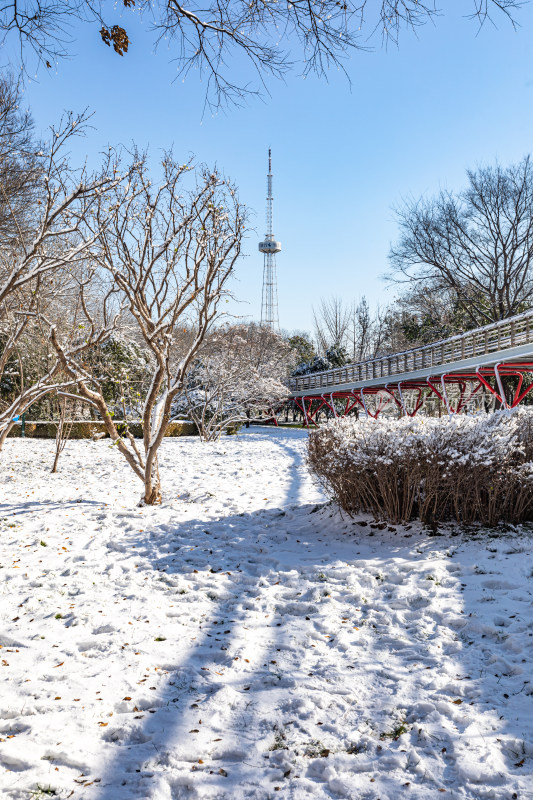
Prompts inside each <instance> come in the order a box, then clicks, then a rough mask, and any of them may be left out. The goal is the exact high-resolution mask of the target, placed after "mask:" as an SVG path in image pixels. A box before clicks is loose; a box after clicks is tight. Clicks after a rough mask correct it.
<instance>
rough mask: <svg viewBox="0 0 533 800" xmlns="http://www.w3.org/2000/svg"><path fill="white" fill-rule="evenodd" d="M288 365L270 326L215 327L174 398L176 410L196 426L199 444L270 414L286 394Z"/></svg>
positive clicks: (285, 349) (284, 347)
mask: <svg viewBox="0 0 533 800" xmlns="http://www.w3.org/2000/svg"><path fill="white" fill-rule="evenodd" d="M292 362H293V352H292V349H291V347H290V345H288V344H287V342H285V341H284V340H283V338H282V337H281V336H280V335H279V334H277V333H276V332H275V331H273V330H271V329H270V328H267V327H264V326H260V325H231V326H227V327H225V328H222V329H218V330H216V331H214V332H213V334H212V335H211V336H210V337H209V338H208V339H207V340H206V342H205V343H204V346H203V347H202V348H201V350H200V351H199V352H198V358H197V360H196V362H195V363H194V364H193V365H192V367H191V369H190V370H189V374H188V376H187V380H186V382H185V383H184V388H183V394H182V395H180V396H179V397H178V398H177V402H176V406H175V408H176V411H178V412H179V411H183V412H185V413H186V414H187V416H188V417H189V418H190V419H191V420H192V421H193V422H195V423H196V426H197V428H198V431H199V433H200V435H201V436H202V438H203V439H204V440H205V441H211V440H213V439H218V438H219V437H220V435H221V433H222V432H223V430H225V429H228V428H229V427H230V426H232V425H237V424H242V423H245V422H248V420H249V419H250V417H253V416H254V415H257V414H261V413H262V412H267V413H273V410H274V409H275V408H276V406H278V405H280V404H281V403H283V401H284V400H285V399H286V398H287V396H288V390H287V386H286V384H285V383H282V379H283V377H284V375H287V374H288V371H289V367H290V365H291V364H292Z"/></svg>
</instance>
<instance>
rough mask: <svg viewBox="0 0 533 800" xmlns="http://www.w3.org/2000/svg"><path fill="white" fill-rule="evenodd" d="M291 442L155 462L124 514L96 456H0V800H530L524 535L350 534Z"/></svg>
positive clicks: (117, 473)
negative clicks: (147, 501)
mask: <svg viewBox="0 0 533 800" xmlns="http://www.w3.org/2000/svg"><path fill="white" fill-rule="evenodd" d="M305 444H306V433H305V432H303V431H275V430H267V429H255V430H252V431H250V432H249V433H246V434H244V435H241V436H239V437H238V438H237V437H226V438H224V439H223V440H221V442H219V443H217V444H209V445H206V444H203V443H201V442H200V441H199V440H198V439H170V440H166V441H165V442H164V445H163V448H162V470H163V476H164V499H165V502H164V505H163V506H161V507H160V508H139V507H137V505H136V503H137V501H138V498H139V496H140V490H141V486H140V483H139V481H138V479H137V478H135V476H134V475H133V473H132V472H131V471H130V468H129V467H128V466H127V465H126V464H125V463H124V462H123V461H122V460H121V456H120V454H119V453H118V452H116V451H115V450H114V449H112V448H110V447H109V445H108V443H106V442H97V443H93V442H71V443H69V444H68V445H67V449H66V450H65V452H64V454H63V455H62V457H61V460H60V467H59V473H58V474H57V475H51V474H50V472H49V470H50V467H51V463H52V459H53V452H52V451H53V443H52V442H39V441H32V440H31V439H27V440H10V441H8V443H7V446H6V448H5V451H4V453H3V454H2V455H1V457H0V459H1V460H0V465H1V466H0V503H1V505H0V518H1V522H0V532H1V535H0V564H1V566H2V569H1V570H0V580H1V591H2V596H1V604H0V644H1V645H2V649H1V650H0V677H1V678H2V685H1V693H0V796H1V797H2V798H16V799H17V800H18V799H19V798H20V799H22V798H24V800H26V799H28V800H29V798H30V797H34V796H35V797H39V798H42V797H47V796H55V797H60V798H67V797H72V798H79V799H80V800H81V799H82V798H83V800H129V799H130V798H132V799H133V798H143V799H144V798H146V799H148V798H149V799H150V800H178V799H179V800H181V799H182V798H183V799H184V800H185V799H186V800H189V799H190V800H195V799H196V798H198V800H215V798H216V799H217V800H223V799H226V798H227V800H266V798H287V799H289V798H290V800H303V799H304V798H337V797H339V798H353V800H356V799H357V800H360V799H363V798H365V799H366V798H368V799H369V800H370V799H372V800H378V798H379V799H380V800H397V798H404V797H405V798H411V799H413V798H416V800H428V798H429V799H431V800H432V798H437V797H450V798H496V799H497V800H500V799H502V800H505V799H506V798H512V797H518V798H520V799H521V800H524V798H527V799H529V798H533V777H532V767H533V675H532V670H531V662H532V657H533V605H532V603H533V556H532V555H531V552H532V539H531V537H530V535H528V534H527V533H524V532H523V533H521V534H519V533H516V532H508V533H507V534H504V535H503V536H500V537H498V538H493V537H491V535H490V532H489V533H485V534H483V535H477V536H475V537H472V536H471V537H470V538H467V537H464V536H448V535H446V536H441V537H429V536H428V535H427V533H421V532H420V530H419V529H418V528H416V527H414V528H411V529H409V530H407V529H405V528H404V527H401V526H399V527H398V528H397V529H393V530H390V529H389V530H387V529H385V530H378V529H375V528H374V529H373V528H371V527H370V525H365V526H361V525H359V524H358V523H357V522H356V523H354V522H353V521H351V520H349V519H346V518H345V519H343V518H342V517H341V516H340V514H339V513H338V512H336V511H334V509H333V507H332V506H331V505H328V504H326V503H325V499H324V497H323V495H322V494H321V491H320V489H319V488H318V487H316V486H315V485H314V483H313V481H312V479H311V478H310V477H309V475H308V473H307V470H306V467H305ZM360 519H361V520H364V519H365V518H364V517H363V516H361V517H360ZM44 545H46V546H44ZM59 615H61V616H59ZM38 787H40V788H41V789H42V790H45V791H46V792H48V791H49V790H55V795H48V794H45V793H43V792H39V791H38ZM32 792H36V794H35V795H32Z"/></svg>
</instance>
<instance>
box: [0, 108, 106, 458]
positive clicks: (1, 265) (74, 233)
mask: <svg viewBox="0 0 533 800" xmlns="http://www.w3.org/2000/svg"><path fill="white" fill-rule="evenodd" d="M86 123H87V117H86V116H85V115H81V116H73V115H70V114H69V115H67V116H66V117H65V118H64V119H63V120H62V122H61V124H60V125H59V126H58V127H55V128H52V129H51V135H50V141H49V143H48V145H47V146H44V147H43V149H42V150H40V151H39V152H38V153H37V159H38V168H39V184H40V188H39V191H38V192H37V193H36V195H35V197H34V199H33V203H32V206H31V212H32V215H33V218H32V223H31V226H29V227H28V226H26V225H25V220H26V217H27V215H28V213H29V210H28V208H27V206H26V204H24V205H23V207H22V208H21V209H18V208H17V207H16V206H15V205H11V206H10V207H9V209H10V210H9V214H10V215H11V218H12V220H13V230H14V231H16V236H14V237H13V239H11V238H10V237H6V239H4V240H2V242H1V243H0V378H1V377H2V375H3V374H4V371H5V369H6V368H7V366H8V364H9V363H10V359H12V358H17V357H18V359H19V361H20V353H18V346H19V344H20V343H21V342H22V340H23V337H24V336H25V335H26V334H27V333H28V331H29V330H30V328H31V326H32V325H33V324H41V323H40V322H39V320H42V316H43V314H45V315H47V319H49V318H50V316H51V315H53V313H54V311H53V309H54V308H55V312H56V315H57V316H58V318H59V319H60V318H61V314H62V311H63V308H62V307H61V305H60V304H62V302H64V300H65V298H66V297H67V295H68V293H69V291H71V289H72V286H73V285H77V280H76V278H75V275H76V273H77V271H78V269H82V268H83V265H84V263H85V259H86V258H87V254H88V251H89V249H90V248H91V247H92V246H93V245H94V243H95V242H96V241H97V239H98V237H99V236H100V231H99V230H98V229H96V228H95V226H94V224H93V222H92V220H93V214H94V213H95V212H96V210H97V208H98V204H100V206H101V205H102V197H103V196H104V195H105V193H106V192H108V191H110V190H111V188H113V187H116V186H117V185H118V184H119V183H120V181H121V180H122V177H121V175H120V174H119V172H118V169H117V164H116V154H115V153H114V152H113V151H112V150H110V151H109V153H108V154H107V155H106V157H105V158H104V163H103V164H102V166H101V168H100V170H99V171H98V172H96V173H90V172H89V171H88V170H87V169H86V168H82V169H80V170H74V169H72V167H71V165H70V164H69V162H68V159H67V157H66V155H65V148H66V146H67V144H68V142H69V141H70V140H71V138H72V137H73V136H78V135H81V134H83V131H84V129H85V127H86ZM0 188H1V187H0ZM19 212H20V216H19ZM108 214H109V210H108ZM6 224H7V223H6ZM105 224H106V219H104V215H103V214H102V213H101V214H100V225H101V226H105ZM47 338H48V335H47V334H45V335H44V336H42V337H41V339H42V340H43V341H46V339H47ZM17 353H18V355H17ZM42 366H43V368H42V369H41V370H40V372H39V374H37V375H33V379H32V381H31V383H30V385H25V380H24V372H23V370H22V369H21V370H20V382H19V385H18V392H17V393H16V394H15V396H13V397H11V398H10V399H9V401H8V402H7V403H5V402H2V401H1V400H0V449H1V447H2V444H3V443H4V441H5V438H6V437H7V435H8V433H9V431H10V430H11V428H12V426H13V424H14V421H15V418H16V417H17V416H19V415H21V414H22V413H24V411H25V410H26V409H27V408H29V407H30V406H31V405H32V404H33V403H35V402H37V401H38V400H39V399H40V398H42V397H43V396H44V395H46V394H47V393H48V392H50V391H54V390H55V389H56V388H57V387H58V386H59V385H60V384H61V379H60V373H61V365H60V364H59V362H58V361H57V359H56V358H53V359H52V360H51V361H45V363H44V365H42ZM58 381H59V383H58Z"/></svg>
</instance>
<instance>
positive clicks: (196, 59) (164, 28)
mask: <svg viewBox="0 0 533 800" xmlns="http://www.w3.org/2000/svg"><path fill="white" fill-rule="evenodd" d="M520 5H521V3H520V2H519V0H472V2H471V9H472V11H471V16H472V17H474V18H475V19H477V20H478V21H479V22H480V23H482V22H483V21H484V20H485V19H486V18H487V17H489V16H490V13H491V11H493V10H494V11H498V12H500V13H501V14H502V15H504V16H506V17H508V18H509V19H511V21H512V22H513V14H514V12H515V10H516V9H518V8H519V6H520ZM134 11H135V12H136V13H140V14H144V15H145V16H147V17H148V18H149V19H150V20H151V23H152V28H153V31H154V33H155V34H156V36H157V37H158V40H159V41H165V42H166V43H170V44H171V45H173V46H174V48H175V49H174V50H173V53H174V56H175V57H176V60H177V62H178V65H179V68H180V71H181V73H182V74H187V73H188V72H190V71H191V70H193V69H195V70H196V69H197V70H199V72H200V73H201V74H203V75H205V76H206V78H207V84H208V88H207V96H208V99H209V98H210V99H211V102H212V103H213V104H214V105H218V104H219V103H220V102H221V100H226V101H227V100H229V101H230V102H231V101H234V102H240V100H241V99H242V97H243V95H245V94H246V93H252V92H255V91H256V90H257V86H258V85H259V87H260V86H261V84H262V83H263V82H264V80H265V79H266V77H268V76H276V77H279V76H282V75H284V74H285V73H286V72H287V71H288V70H290V69H294V68H299V69H300V70H301V72H302V74H304V75H306V74H310V73H316V74H317V75H324V74H325V72H326V71H327V69H328V68H329V67H334V68H339V67H340V68H341V69H342V68H343V63H344V59H345V58H346V57H347V56H348V55H349V54H350V52H351V51H353V50H354V49H356V48H359V49H367V48H368V39H369V37H370V36H371V35H372V33H374V32H376V31H377V32H379V33H381V34H382V36H383V38H384V39H385V40H389V39H392V40H393V41H397V40H398V36H399V32H400V30H401V29H402V28H411V29H417V28H419V27H420V26H422V25H424V24H425V23H426V22H428V21H429V20H433V19H434V18H435V17H436V16H437V15H438V13H439V12H438V9H437V8H436V6H435V5H434V4H433V2H428V3H424V2H418V0H377V2H372V3H370V2H368V0H354V1H353V2H352V1H351V0H319V2H316V3H309V2H308V1H307V0H292V2H290V3H261V2H258V0H227V1H226V2H219V0H207V2H200V0H191V2H187V3H186V2H182V1H181V0H157V1H156V2H149V0H137V2H136V1H135V0H122V2H121V3H119V4H118V6H117V7H116V8H115V20H116V21H113V20H112V19H111V14H112V12H111V11H110V10H108V8H107V6H106V5H104V3H103V2H102V0H89V2H83V0H4V2H3V4H2V5H0V32H1V33H3V37H0V41H2V39H3V40H4V41H5V40H6V39H8V38H9V39H11V38H13V37H14V38H15V40H16V41H18V45H19V47H20V53H21V60H22V62H23V63H24V61H25V60H26V58H27V52H28V50H29V51H30V52H33V53H34V55H35V57H36V58H37V60H38V61H39V62H41V63H42V64H43V65H45V67H47V68H50V67H52V65H53V63H54V62H55V61H57V60H58V59H60V58H63V57H65V56H68V55H69V54H71V52H72V49H73V35H72V31H73V25H74V24H79V22H80V21H82V22H86V23H89V24H92V25H93V26H95V30H96V28H98V31H99V35H100V37H101V39H102V41H103V42H104V43H105V44H106V45H108V46H110V47H111V46H112V47H113V49H114V51H115V52H116V53H118V54H119V55H121V56H122V55H124V54H125V53H127V51H128V46H129V35H128V33H127V30H126V28H127V27H128V23H127V21H124V20H123V17H124V18H127V17H128V15H129V14H132V13H133V12H134ZM120 12H122V13H120ZM118 22H120V23H121V24H118ZM123 25H126V28H124V27H123ZM243 56H244V58H242V57H243ZM232 57H234V58H236V59H239V58H240V60H239V68H240V69H239V74H240V77H239V78H235V77H234V72H233V71H232V70H231V68H230V67H229V62H230V61H231V59H232ZM243 63H247V64H248V65H249V67H250V68H251V72H252V74H254V73H255V76H256V78H258V83H257V82H256V83H255V84H254V85H250V83H249V82H248V80H247V77H245V78H244V79H243V77H242V66H243Z"/></svg>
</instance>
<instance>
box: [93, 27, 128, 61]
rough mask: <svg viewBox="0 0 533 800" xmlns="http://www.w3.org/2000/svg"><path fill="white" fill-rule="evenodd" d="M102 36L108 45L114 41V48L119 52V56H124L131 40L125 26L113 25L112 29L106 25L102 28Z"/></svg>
mask: <svg viewBox="0 0 533 800" xmlns="http://www.w3.org/2000/svg"><path fill="white" fill-rule="evenodd" d="M100 36H101V37H102V41H103V43H104V44H106V45H107V46H108V47H110V46H111V42H112V43H113V50H114V51H115V53H118V55H119V56H123V55H124V53H127V52H128V47H129V44H130V40H129V37H128V34H127V33H126V31H125V30H124V28H121V27H120V25H113V27H112V28H111V29H109V28H106V27H102V28H100Z"/></svg>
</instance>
